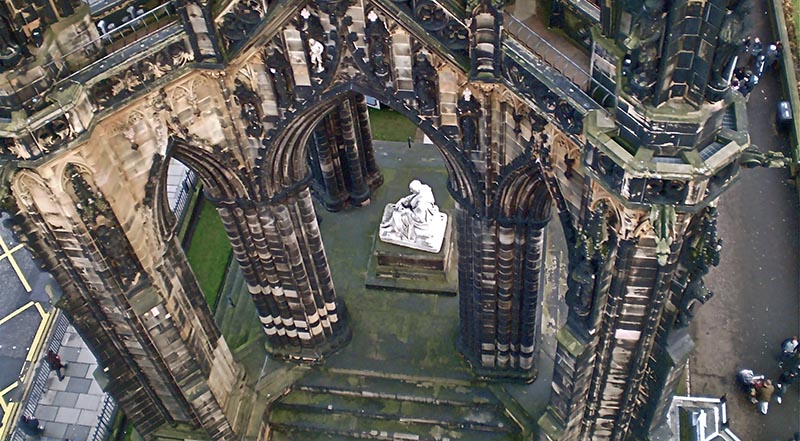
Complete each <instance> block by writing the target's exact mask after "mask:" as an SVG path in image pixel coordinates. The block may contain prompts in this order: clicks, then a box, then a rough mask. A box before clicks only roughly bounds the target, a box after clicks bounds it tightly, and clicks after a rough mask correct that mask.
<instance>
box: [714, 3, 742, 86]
mask: <svg viewBox="0 0 800 441" xmlns="http://www.w3.org/2000/svg"><path fill="white" fill-rule="evenodd" d="M751 9H752V4H751V3H750V0H739V1H738V2H737V3H736V5H735V6H734V7H733V9H732V10H728V11H727V12H726V14H725V18H724V19H723V20H722V25H721V26H720V30H719V37H718V38H717V49H716V51H715V52H714V61H713V63H712V76H713V78H712V81H713V82H714V85H715V86H716V87H717V88H720V89H722V88H724V87H725V86H727V85H728V78H729V77H730V73H731V72H732V71H733V68H734V66H732V62H733V59H734V57H736V56H737V55H738V54H739V53H740V52H741V51H742V49H743V48H744V42H745V38H747V37H748V36H749V35H750V27H751V25H750V23H749V22H748V21H747V16H748V15H749V14H750V10H751Z"/></svg>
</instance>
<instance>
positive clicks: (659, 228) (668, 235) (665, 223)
mask: <svg viewBox="0 0 800 441" xmlns="http://www.w3.org/2000/svg"><path fill="white" fill-rule="evenodd" d="M675 219H676V215H675V207H673V206H671V205H653V206H652V207H651V208H650V225H652V226H653V230H654V231H655V234H656V257H657V259H658V264H659V265H661V266H664V265H666V264H667V259H668V258H669V255H670V253H671V250H670V246H671V245H672V242H673V239H672V236H673V234H674V232H675Z"/></svg>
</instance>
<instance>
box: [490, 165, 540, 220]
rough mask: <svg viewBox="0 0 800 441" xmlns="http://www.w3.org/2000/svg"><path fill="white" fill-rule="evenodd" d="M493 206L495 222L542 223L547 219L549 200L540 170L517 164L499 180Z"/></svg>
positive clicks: (531, 166) (534, 166) (536, 167)
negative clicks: (517, 166)
mask: <svg viewBox="0 0 800 441" xmlns="http://www.w3.org/2000/svg"><path fill="white" fill-rule="evenodd" d="M493 205H494V210H495V213H496V214H495V217H496V218H497V220H498V222H499V223H522V224H531V225H538V226H542V225H545V224H547V222H549V221H550V218H551V213H550V212H551V209H552V206H553V200H552V198H551V197H550V190H549V189H548V188H547V182H546V181H545V180H544V178H543V177H542V175H541V171H540V170H539V168H538V166H537V165H536V164H533V165H524V166H522V167H519V168H517V169H515V170H513V171H512V172H510V173H509V174H508V175H507V176H506V177H505V178H504V179H503V181H502V182H501V183H500V187H499V189H498V191H497V195H496V196H495V201H494V204H493Z"/></svg>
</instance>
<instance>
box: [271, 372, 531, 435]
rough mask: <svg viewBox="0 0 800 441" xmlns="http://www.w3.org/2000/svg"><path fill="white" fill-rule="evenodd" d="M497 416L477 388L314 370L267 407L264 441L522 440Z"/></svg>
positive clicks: (500, 411) (493, 403)
mask: <svg viewBox="0 0 800 441" xmlns="http://www.w3.org/2000/svg"><path fill="white" fill-rule="evenodd" d="M504 409H505V408H504V406H503V404H502V403H501V402H500V401H499V400H498V399H497V398H496V397H495V396H494V395H493V394H492V393H491V391H490V390H489V389H488V388H487V387H486V386H484V385H481V384H478V383H469V382H458V381H452V380H443V379H421V378H418V379H412V378H387V377H386V376H385V375H381V376H377V375H375V374H372V373H365V372H346V371H339V370H337V371H333V370H331V371H323V370H316V369H315V370H314V371H312V372H311V373H309V374H308V375H307V376H306V377H304V378H302V379H300V380H299V381H298V382H297V383H295V384H294V386H293V388H292V389H291V390H290V391H289V392H288V393H287V394H286V395H284V396H283V397H281V398H280V399H278V400H277V401H276V402H275V403H273V405H272V407H271V409H270V412H269V426H270V428H271V435H270V440H272V441H317V440H354V439H373V440H392V441H399V440H418V441H448V440H449V441H456V440H457V441H500V440H503V441H512V440H513V441H519V440H522V431H521V429H520V426H519V425H518V424H517V423H516V422H515V421H514V420H513V419H512V418H510V417H509V416H508V415H507V414H506V412H505V410H504Z"/></svg>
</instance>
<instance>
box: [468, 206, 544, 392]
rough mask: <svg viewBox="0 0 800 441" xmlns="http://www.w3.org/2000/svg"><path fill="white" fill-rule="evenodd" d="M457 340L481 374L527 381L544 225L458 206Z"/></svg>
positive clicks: (531, 370)
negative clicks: (511, 220) (500, 219)
mask: <svg viewBox="0 0 800 441" xmlns="http://www.w3.org/2000/svg"><path fill="white" fill-rule="evenodd" d="M457 225H458V256H459V272H458V275H459V296H460V315H461V328H460V340H459V345H460V347H461V351H462V353H463V354H464V356H465V357H466V358H467V359H468V360H469V361H470V362H471V363H472V364H473V367H474V368H475V369H476V370H477V371H478V372H479V373H481V374H482V375H487V376H499V377H516V378H522V379H525V380H532V379H533V378H534V377H535V376H536V365H535V353H536V351H535V349H536V338H537V336H538V335H537V332H536V328H537V324H538V318H539V315H540V313H541V311H540V310H539V303H540V300H539V292H540V289H541V275H542V263H543V254H544V227H545V225H546V223H538V224H533V225H527V224H516V225H514V224H503V223H498V222H497V221H495V220H485V219H481V218H479V217H476V216H474V215H472V214H470V213H468V212H467V210H464V209H463V208H459V209H458V210H457Z"/></svg>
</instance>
